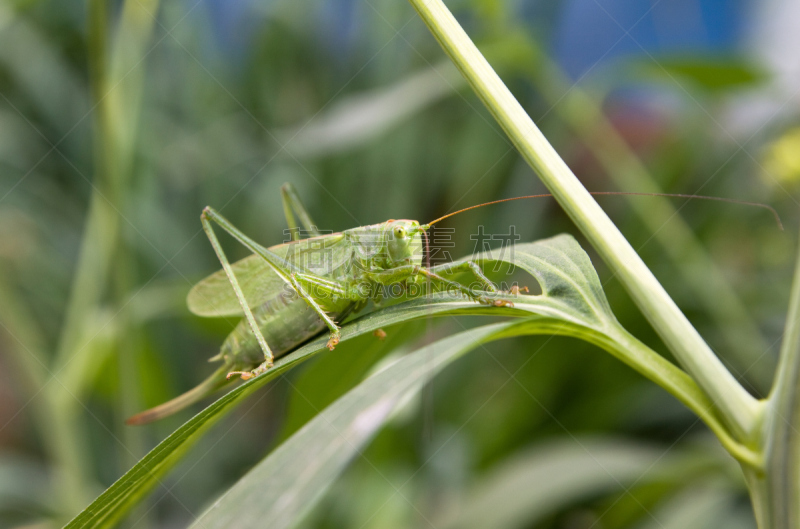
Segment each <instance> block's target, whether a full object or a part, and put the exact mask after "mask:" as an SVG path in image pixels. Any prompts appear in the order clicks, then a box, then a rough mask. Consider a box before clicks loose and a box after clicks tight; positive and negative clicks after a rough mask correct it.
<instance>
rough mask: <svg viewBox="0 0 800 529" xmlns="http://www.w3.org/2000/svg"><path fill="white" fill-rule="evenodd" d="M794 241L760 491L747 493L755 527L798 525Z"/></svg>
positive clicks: (798, 281) (798, 282) (799, 389)
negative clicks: (758, 514) (756, 513)
mask: <svg viewBox="0 0 800 529" xmlns="http://www.w3.org/2000/svg"><path fill="white" fill-rule="evenodd" d="M798 424H800V247H799V248H798V257H797V263H796V264H795V271H794V280H793V282H792V292H791V297H790V300H789V314H788V316H787V318H786V330H785V331H784V336H783V343H782V344H781V353H780V361H779V363H778V371H777V373H776V375H775V385H774V386H773V388H772V392H771V393H770V397H769V399H768V406H767V415H766V423H765V425H764V445H765V446H764V448H765V456H766V475H765V476H763V478H762V479H763V481H764V484H763V489H764V491H765V493H764V494H761V495H758V496H757V495H753V502H754V508H756V511H759V510H760V511H763V514H762V516H761V517H762V520H760V521H759V527H761V528H762V529H767V528H769V529H789V528H792V529H793V528H796V527H800V431H798V429H797V425H798Z"/></svg>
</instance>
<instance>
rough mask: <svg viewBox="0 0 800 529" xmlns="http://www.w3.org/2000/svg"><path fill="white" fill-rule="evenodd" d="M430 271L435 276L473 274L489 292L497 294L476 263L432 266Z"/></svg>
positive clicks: (467, 262)
mask: <svg viewBox="0 0 800 529" xmlns="http://www.w3.org/2000/svg"><path fill="white" fill-rule="evenodd" d="M428 270H430V271H431V272H432V273H434V274H441V273H445V274H452V273H455V272H467V271H469V272H472V274H473V275H474V276H475V278H476V279H477V280H478V281H480V282H481V284H482V285H483V286H484V288H485V289H486V290H488V291H489V292H496V291H497V287H495V286H494V283H492V282H491V281H490V280H489V278H488V277H486V275H485V274H484V273H483V270H482V269H481V267H480V265H478V263H476V262H475V261H464V262H462V263H458V264H457V265H454V264H453V263H443V264H440V265H436V266H432V267H430V268H429V269H428Z"/></svg>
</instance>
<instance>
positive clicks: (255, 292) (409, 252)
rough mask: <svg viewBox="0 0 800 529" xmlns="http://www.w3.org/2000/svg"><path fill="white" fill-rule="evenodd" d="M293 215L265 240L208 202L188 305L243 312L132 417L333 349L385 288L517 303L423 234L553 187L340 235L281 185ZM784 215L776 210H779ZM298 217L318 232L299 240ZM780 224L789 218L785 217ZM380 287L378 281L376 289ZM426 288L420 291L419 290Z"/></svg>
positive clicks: (204, 312)
mask: <svg viewBox="0 0 800 529" xmlns="http://www.w3.org/2000/svg"><path fill="white" fill-rule="evenodd" d="M592 194H595V195H608V194H614V195H620V194H621V195H652V193H624V192H623V193H619V192H597V193H592ZM281 195H282V200H283V207H284V213H285V215H286V220H287V223H288V225H289V231H290V233H291V234H292V241H290V242H287V243H284V244H279V245H276V246H272V247H270V248H265V247H264V246H262V245H260V244H258V243H257V242H255V241H254V240H253V239H251V238H250V237H248V236H247V235H245V234H244V233H242V232H241V231H240V230H238V229H237V228H236V227H235V226H234V225H233V224H231V223H230V222H229V221H228V220H227V219H225V218H224V217H223V216H222V215H220V214H219V213H218V212H216V211H215V210H214V209H212V208H210V207H206V208H205V209H204V210H203V213H202V215H201V222H202V225H203V230H204V231H205V232H206V235H207V236H208V238H209V241H210V242H211V245H212V247H213V248H214V251H215V252H216V254H217V257H218V258H219V260H220V263H221V264H222V270H219V271H217V272H215V273H214V274H211V275H210V276H208V277H206V278H205V279H203V280H202V281H200V282H199V283H197V284H196V285H195V286H194V287H193V288H192V289H191V291H190V292H189V295H188V297H187V304H188V306H189V310H190V311H192V312H193V313H194V314H197V315H199V316H241V315H244V318H243V319H242V320H241V321H240V322H239V323H238V325H237V326H236V327H235V328H234V330H233V331H232V332H231V333H230V334H229V335H228V337H227V338H226V339H225V342H224V343H223V344H222V347H221V348H220V352H219V354H218V355H217V356H215V357H213V358H212V360H222V362H223V365H222V366H221V367H220V368H219V369H217V370H216V371H215V372H214V373H213V374H212V375H211V376H210V377H209V378H207V379H206V380H205V381H204V382H202V383H201V384H200V385H198V386H197V387H195V388H194V389H191V390H189V391H188V392H186V393H184V394H182V395H180V396H178V397H176V398H174V399H172V400H170V401H168V402H166V403H164V404H161V405H159V406H156V407H155V408H152V409H150V410H147V411H144V412H141V413H139V414H137V415H134V416H133V417H131V418H130V419H128V421H127V423H128V424H145V423H148V422H151V421H154V420H158V419H161V418H163V417H166V416H168V415H172V414H173V413H175V412H177V411H179V410H181V409H183V408H185V407H187V406H189V405H191V404H192V403H194V402H197V401H198V400H200V399H201V398H203V397H205V396H206V395H208V394H210V393H211V392H213V391H215V390H217V389H219V388H221V387H222V386H224V385H226V384H227V383H228V381H229V379H230V378H231V377H232V376H235V375H238V376H240V377H241V378H242V379H244V380H247V379H249V378H252V377H255V376H258V375H260V374H262V373H265V372H266V371H267V370H268V369H269V368H270V367H272V364H273V361H274V359H275V358H278V357H280V356H282V355H285V354H287V353H288V352H290V351H291V350H293V349H295V348H296V347H297V346H299V345H300V344H302V343H303V342H305V341H307V340H309V339H310V338H312V337H313V336H316V335H318V334H320V333H321V332H322V331H323V330H324V329H325V328H326V327H327V329H328V331H329V333H330V335H329V339H328V344H327V345H328V348H329V349H331V350H333V349H334V347H335V346H336V344H337V343H338V342H339V338H340V334H339V329H340V328H339V325H338V323H337V322H341V321H343V320H344V319H345V318H346V317H347V316H349V315H350V314H354V313H357V312H359V311H361V310H362V309H364V308H365V307H366V305H367V304H368V302H369V301H370V300H373V301H375V302H376V303H380V302H381V301H382V300H383V299H384V298H385V297H386V292H387V290H386V288H380V287H393V286H399V287H401V290H403V291H407V290H408V289H409V287H411V286H412V285H419V284H420V283H422V282H429V283H431V284H435V285H437V286H442V287H446V288H447V289H449V290H451V291H455V292H460V293H461V294H463V295H464V296H466V297H468V298H469V299H472V300H474V301H476V302H478V303H485V304H490V305H495V306H504V305H512V306H513V299H514V296H517V295H518V294H519V289H518V288H514V289H512V290H511V291H510V292H499V291H498V290H497V288H496V286H495V285H494V284H493V283H492V282H491V281H490V280H489V279H488V278H487V277H486V275H484V273H483V271H482V269H481V267H480V266H479V265H478V264H477V263H476V262H475V261H472V260H467V261H461V262H460V263H458V264H457V265H453V264H451V263H444V264H441V265H437V266H423V264H422V257H423V252H422V239H423V238H424V239H425V241H426V244H427V231H428V230H429V229H430V227H431V226H432V225H433V224H435V223H437V222H439V221H441V220H444V219H446V218H448V217H451V216H453V215H456V214H458V213H462V212H464V211H468V210H470V209H474V208H477V207H481V206H486V205H489V204H497V203H500V202H507V201H511V200H521V199H527V198H541V197H549V196H552V195H550V194H541V195H527V196H523V197H514V198H507V199H502V200H495V201H492V202H487V203H484V204H479V205H476V206H471V207H468V208H464V209H461V210H458V211H456V212H453V213H449V214H447V215H445V216H443V217H440V218H438V219H436V220H434V221H431V222H429V223H428V224H420V223H419V222H417V221H415V220H387V221H385V222H382V223H380V224H372V225H369V226H361V227H357V228H352V229H349V230H345V231H343V232H339V233H331V234H325V235H321V234H320V233H319V231H318V230H317V228H316V226H315V224H314V223H313V221H312V220H311V217H310V215H309V214H308V212H307V211H306V209H305V207H304V206H303V204H302V202H301V201H300V199H299V197H298V196H297V193H296V192H295V191H294V188H293V187H292V186H291V185H290V184H285V185H284V186H283V187H282V188H281ZM660 195H662V196H671V197H685V198H706V199H711V200H724V201H728V202H734V203H741V204H747V205H757V206H761V207H767V208H769V209H772V208H770V207H769V206H764V205H763V204H755V203H750V202H743V201H737V200H731V199H721V198H717V197H701V196H697V195H679V194H660ZM772 211H773V213H774V214H775V217H776V219H778V217H777V213H775V211H774V210H772ZM295 215H296V216H297V218H298V219H299V220H300V223H301V224H302V226H303V227H304V228H305V230H306V232H307V233H308V234H310V235H311V237H309V238H306V239H300V238H299V229H298V226H297V223H296V221H295ZM212 222H213V223H215V224H217V225H218V226H219V227H221V228H222V229H223V230H224V231H226V232H227V233H229V234H230V235H231V236H232V237H233V238H235V239H236V240H237V241H239V242H240V243H241V244H243V245H244V246H245V247H246V248H247V249H248V250H250V251H251V252H253V255H250V256H249V257H246V258H244V259H242V260H240V261H237V262H236V263H234V264H233V265H231V264H230V263H229V262H228V259H227V257H226V256H225V252H224V251H223V250H222V247H221V245H220V243H219V240H218V239H217V237H216V234H215V233H214V230H213V227H212ZM778 224H779V225H780V220H779V219H778ZM456 272H468V273H471V274H472V275H474V276H475V278H476V280H477V282H478V284H480V286H481V287H482V289H481V290H477V289H475V288H473V287H469V286H465V285H463V284H461V283H458V282H456V281H452V280H450V279H447V278H445V277H443V275H449V274H452V273H456ZM376 287H379V288H376ZM419 292H421V290H419Z"/></svg>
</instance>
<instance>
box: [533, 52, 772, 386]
mask: <svg viewBox="0 0 800 529" xmlns="http://www.w3.org/2000/svg"><path fill="white" fill-rule="evenodd" d="M526 42H529V46H530V47H531V50H532V52H533V53H534V54H535V59H534V60H533V61H530V62H528V63H527V64H531V67H530V68H529V70H530V75H531V78H532V80H533V83H534V85H535V87H536V88H537V89H538V90H539V92H540V93H541V94H542V96H543V97H544V99H545V100H546V101H547V102H548V103H550V104H551V105H552V108H553V112H555V113H556V114H557V115H558V116H559V117H560V118H562V119H563V120H564V121H565V122H566V123H567V124H568V125H570V126H571V127H572V130H573V131H574V133H575V134H576V135H578V137H580V138H581V140H582V141H583V143H584V145H586V147H587V148H588V149H589V150H590V151H591V153H592V154H593V155H594V157H595V158H596V159H597V162H598V164H599V165H600V166H601V167H602V168H603V169H604V170H605V173H606V175H607V176H608V177H609V178H610V179H611V180H612V182H614V184H616V186H617V187H618V188H619V189H620V190H622V191H628V192H642V193H661V192H663V190H662V189H661V188H660V187H659V186H658V184H657V183H656V181H655V180H654V178H653V177H652V176H651V175H650V173H649V171H648V170H647V168H646V167H645V165H644V164H643V163H642V161H641V160H640V159H639V157H638V156H637V155H636V153H635V152H634V151H633V149H631V147H630V146H629V145H628V143H627V142H626V141H625V139H624V138H623V137H622V136H620V134H619V132H617V129H616V128H615V127H614V125H613V124H612V123H611V122H610V121H609V120H608V119H607V118H606V117H605V116H604V114H603V109H602V107H601V104H600V102H599V100H598V98H597V97H595V96H594V95H593V94H591V93H589V92H587V91H585V90H582V89H581V88H579V87H577V86H571V85H570V82H569V80H568V78H567V76H566V75H565V74H564V72H563V71H562V70H561V68H560V67H559V66H558V65H557V64H556V63H555V62H554V61H552V60H551V59H550V58H549V57H547V56H546V54H545V53H544V52H542V51H541V50H539V49H538V47H537V46H536V43H535V42H531V41H530V39H526ZM624 198H625V199H627V201H628V203H629V204H630V207H631V209H632V210H633V211H634V213H635V214H636V215H638V217H639V218H640V219H641V222H642V224H643V225H644V226H646V227H647V228H648V229H649V230H650V231H651V232H652V233H653V238H654V239H655V240H656V241H658V243H659V244H660V245H661V247H662V248H663V249H664V252H665V253H666V254H667V256H668V257H669V258H670V259H671V261H672V265H673V267H674V268H675V269H676V270H677V271H678V272H679V273H680V278H681V279H682V280H683V281H684V282H685V283H686V284H687V285H688V286H689V288H690V290H691V291H692V292H693V293H695V294H696V296H697V299H698V301H699V303H702V304H703V306H704V307H705V308H706V310H707V311H708V313H709V315H710V316H711V317H712V319H713V320H714V322H715V323H716V324H717V325H718V326H719V327H720V328H723V327H724V328H725V332H724V333H723V338H724V339H725V343H726V344H727V346H728V348H729V349H730V351H731V356H732V357H735V360H736V361H737V363H738V365H739V366H741V369H742V370H744V369H745V368H747V367H748V366H750V367H749V369H748V373H749V376H748V379H749V380H752V381H753V382H754V383H755V384H756V385H757V387H758V388H759V389H760V390H762V391H764V393H766V391H767V390H768V387H769V384H770V382H771V379H772V374H773V370H774V366H772V365H769V364H768V363H766V362H757V363H756V364H755V365H753V361H754V360H755V358H754V356H753V355H755V354H760V352H762V351H766V350H767V349H769V345H768V344H767V342H766V341H765V340H764V338H763V337H762V335H761V332H760V330H759V328H758V326H757V325H756V324H755V323H754V322H753V320H752V318H751V317H750V315H749V314H748V312H747V309H746V308H745V306H744V304H743V303H742V301H741V299H739V297H738V296H737V294H736V292H735V291H734V290H733V288H731V285H730V284H729V283H728V282H727V281H726V280H725V278H724V276H723V274H721V273H720V272H719V270H718V268H717V267H716V265H715V264H714V262H713V261H712V259H711V257H710V256H709V255H708V252H706V250H705V249H704V248H703V246H702V244H701V243H700V241H699V240H698V239H697V237H696V236H695V234H694V233H693V232H692V229H691V227H690V226H689V225H688V224H687V223H686V221H685V220H683V218H682V217H681V216H680V214H679V212H678V210H677V209H676V208H675V205H674V203H673V201H671V200H670V199H667V198H665V197H658V196H654V197H652V198H648V199H642V197H632V196H626V197H624Z"/></svg>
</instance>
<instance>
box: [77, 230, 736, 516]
mask: <svg viewBox="0 0 800 529" xmlns="http://www.w3.org/2000/svg"><path fill="white" fill-rule="evenodd" d="M477 259H478V260H479V261H484V262H489V261H491V260H492V259H491V256H490V255H488V254H483V255H479V256H478V257H477ZM503 261H504V262H510V263H513V264H515V265H516V266H518V267H520V268H522V269H523V270H525V271H527V272H529V273H530V274H531V275H533V276H534V277H535V278H536V280H537V281H538V282H539V284H540V286H541V287H542V294H541V295H537V296H528V295H520V296H512V295H510V294H497V298H498V299H505V300H509V301H512V302H513V303H514V305H513V307H511V306H506V307H497V306H489V305H482V304H477V303H475V302H473V301H471V300H467V299H463V298H460V297H459V296H455V295H449V294H447V293H441V294H437V295H435V296H432V297H427V298H418V299H415V300H411V301H408V302H405V303H401V304H399V305H395V306H392V307H388V308H386V309H382V310H378V311H375V312H373V313H370V314H367V315H366V316H363V317H361V318H359V319H357V320H355V321H353V322H352V323H349V324H347V325H345V326H344V327H343V328H342V341H345V340H348V339H351V338H353V337H355V336H360V335H363V334H366V333H371V332H373V331H374V330H375V329H378V328H386V327H389V326H391V325H394V324H397V323H402V322H406V321H410V320H413V319H417V318H424V317H428V316H442V315H446V314H474V315H477V314H489V315H494V316H513V317H517V318H524V321H523V322H521V323H522V324H524V325H525V326H526V327H524V328H522V327H520V328H518V329H516V330H515V332H516V333H517V334H559V335H565V336H572V337H576V338H580V339H583V340H586V341H589V342H591V343H594V344H596V345H598V346H600V347H602V348H604V349H606V350H607V351H609V352H611V353H612V354H614V355H615V356H617V357H618V358H620V359H622V360H623V361H625V362H626V363H628V364H629V365H632V366H633V367H634V368H636V369H637V370H639V371H640V372H642V373H644V374H645V375H646V376H648V377H650V378H652V379H653V380H656V381H657V382H658V383H660V384H661V385H662V386H664V387H665V388H667V389H668V390H669V391H671V392H672V393H673V394H675V395H676V396H677V397H678V398H679V399H680V400H681V401H682V402H684V403H686V404H687V405H688V406H689V407H690V408H691V409H693V410H695V411H696V412H697V413H698V415H699V416H701V417H702V418H703V419H704V420H705V421H706V422H707V423H709V424H710V425H711V426H712V429H714V428H715V426H714V425H715V424H716V429H714V431H715V433H717V434H718V436H719V435H722V434H724V433H725V430H724V429H722V427H721V426H719V424H718V421H717V422H716V423H715V422H714V421H716V418H715V417H714V416H713V406H712V405H711V403H710V402H709V401H708V399H707V398H706V397H705V396H704V395H703V393H702V392H700V390H699V389H698V388H697V386H696V385H695V384H694V382H693V381H692V380H691V379H690V378H689V377H688V376H687V375H686V374H685V373H683V372H682V371H681V370H680V369H678V368H677V367H675V366H674V365H672V364H671V363H669V362H668V361H667V360H665V359H664V358H662V357H661V356H659V355H658V354H656V353H655V352H653V351H652V350H650V349H648V348H647V347H645V346H644V345H642V344H641V343H640V342H638V341H636V339H635V338H633V337H632V336H630V335H628V334H627V333H626V332H625V331H624V329H622V328H621V327H620V326H619V324H618V323H617V322H616V319H614V316H613V314H612V313H611V311H610V309H609V306H608V302H607V301H606V298H605V296H604V295H603V291H602V288H601V287H600V282H599V280H598V278H597V274H596V272H595V271H594V269H593V268H592V266H591V261H590V260H589V257H588V256H587V255H586V254H585V253H584V252H583V250H582V249H581V248H580V246H579V245H578V243H577V242H576V241H575V240H574V239H573V238H572V237H571V236H569V235H560V236H557V237H554V238H551V239H546V240H543V241H539V242H536V243H529V244H520V245H517V246H516V247H515V249H514V251H513V252H509V254H508V255H507V256H505V257H504V259H503ZM326 342H327V336H322V337H320V338H318V339H316V340H313V341H312V342H310V343H308V344H306V345H305V346H303V347H301V348H299V349H298V350H296V351H294V352H293V353H291V354H290V355H287V356H285V357H283V358H280V359H279V360H278V361H277V362H276V363H275V366H274V367H273V368H272V369H271V370H269V371H268V372H267V373H265V374H264V375H261V376H259V377H256V378H254V379H252V380H250V381H248V382H245V383H244V384H242V385H240V386H238V387H236V388H235V389H233V390H231V391H230V392H229V393H227V394H226V395H224V396H223V397H222V398H220V399H219V400H217V401H216V402H214V403H213V404H211V405H210V406H209V407H207V408H206V409H205V410H203V411H202V412H200V413H199V414H197V415H196V416H195V417H193V418H192V419H191V420H189V421H188V422H187V423H185V424H184V425H183V426H181V427H180V428H179V429H178V430H176V431H175V432H173V433H172V434H171V435H170V436H169V437H167V438H166V439H165V440H164V441H162V442H161V443H160V444H159V445H158V446H156V447H155V448H154V449H153V450H152V451H151V452H150V453H148V454H147V455H146V456H145V457H144V458H143V459H142V460H140V461H139V462H138V463H137V464H136V465H135V466H134V467H133V468H132V469H131V470H129V471H128V472H127V473H126V474H125V475H124V476H122V477H121V478H120V479H119V480H118V481H117V482H116V483H114V484H113V485H112V486H111V487H110V488H109V489H107V490H106V491H105V492H104V493H103V494H102V495H100V496H99V497H98V498H97V499H96V500H95V501H94V502H92V504H91V505H90V506H89V507H87V508H86V509H85V510H84V511H83V512H82V513H80V514H79V515H78V516H77V517H76V518H75V519H74V520H72V522H70V524H69V525H68V526H67V527H70V528H77V527H82V528H89V527H91V528H96V527H111V526H113V524H114V523H115V522H116V521H117V520H119V519H120V518H121V517H122V516H123V515H124V514H125V513H127V512H128V511H129V510H130V508H131V507H132V506H134V505H135V504H136V503H137V502H138V501H139V500H140V499H141V498H142V497H144V495H145V494H147V493H148V492H149V491H150V490H152V489H153V488H154V487H155V486H156V485H157V484H158V483H159V480H160V479H161V477H162V476H163V475H164V474H166V472H167V471H168V470H169V469H170V468H172V467H173V466H174V465H175V464H176V463H177V462H178V461H179V460H180V458H181V457H182V456H183V455H184V454H185V453H186V451H187V450H188V449H189V448H190V447H191V446H192V445H193V444H194V443H195V442H197V440H198V439H199V438H200V437H201V436H202V435H203V434H204V433H205V432H206V431H207V430H208V428H210V427H211V426H212V425H213V424H214V423H216V422H217V421H218V420H219V419H220V418H222V417H223V416H224V415H225V414H227V413H229V412H230V411H231V410H232V409H233V408H234V407H235V406H236V405H238V404H239V403H240V402H241V401H242V400H243V399H244V398H245V397H247V396H248V395H250V394H251V393H253V392H254V391H256V390H257V389H258V388H260V387H261V386H263V385H265V384H266V383H267V382H269V381H270V380H272V379H273V378H275V377H277V376H278V375H280V374H283V373H285V372H286V371H288V370H289V369H291V368H293V367H295V366H297V365H299V364H300V363H302V362H304V361H305V360H308V359H309V358H312V357H313V356H315V355H316V354H318V353H320V352H323V351H327V348H326V347H325V344H326ZM424 378H425V377H421V379H420V383H421V380H422V379H424ZM704 414H705V415H704ZM723 442H724V441H723ZM729 445H730V443H729ZM726 446H727V447H728V448H729V450H730V449H731V448H730V446H728V445H726Z"/></svg>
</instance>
